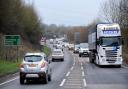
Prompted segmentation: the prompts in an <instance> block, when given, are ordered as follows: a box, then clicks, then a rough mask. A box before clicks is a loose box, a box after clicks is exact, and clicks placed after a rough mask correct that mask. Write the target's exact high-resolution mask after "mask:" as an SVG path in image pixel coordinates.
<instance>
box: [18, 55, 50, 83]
mask: <svg viewBox="0 0 128 89" xmlns="http://www.w3.org/2000/svg"><path fill="white" fill-rule="evenodd" d="M49 64H50V60H48V58H47V56H46V55H45V54H44V53H26V54H25V56H24V59H23V61H22V63H21V65H20V84H24V81H25V80H26V81H29V80H33V79H39V80H41V81H43V82H44V83H45V84H47V83H48V81H51V68H50V65H49Z"/></svg>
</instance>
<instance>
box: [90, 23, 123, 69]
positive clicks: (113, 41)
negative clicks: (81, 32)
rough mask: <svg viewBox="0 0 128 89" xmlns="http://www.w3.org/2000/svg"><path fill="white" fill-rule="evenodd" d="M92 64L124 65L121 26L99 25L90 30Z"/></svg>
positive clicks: (111, 24)
mask: <svg viewBox="0 0 128 89" xmlns="http://www.w3.org/2000/svg"><path fill="white" fill-rule="evenodd" d="M88 38H89V50H90V62H92V63H93V62H95V63H96V64H97V65H116V66H119V67H121V65H122V61H123V58H122V37H121V30H120V26H119V24H116V23H108V24H97V25H95V26H94V27H92V28H90V29H89V36H88Z"/></svg>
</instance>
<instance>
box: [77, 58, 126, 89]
mask: <svg viewBox="0 0 128 89" xmlns="http://www.w3.org/2000/svg"><path fill="white" fill-rule="evenodd" d="M79 60H81V61H83V64H84V72H85V78H86V81H87V89H128V69H127V68H124V67H122V68H116V67H114V66H110V67H102V68H101V67H98V66H97V65H95V64H91V63H89V58H88V57H83V58H79Z"/></svg>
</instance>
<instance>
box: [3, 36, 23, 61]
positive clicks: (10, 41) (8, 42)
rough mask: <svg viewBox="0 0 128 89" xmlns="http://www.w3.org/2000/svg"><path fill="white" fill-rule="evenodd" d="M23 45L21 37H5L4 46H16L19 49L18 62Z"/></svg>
mask: <svg viewBox="0 0 128 89" xmlns="http://www.w3.org/2000/svg"><path fill="white" fill-rule="evenodd" d="M20 44H21V37H20V35H5V36H4V45H5V46H16V47H17V49H16V51H17V55H16V57H17V61H18V50H19V45H20Z"/></svg>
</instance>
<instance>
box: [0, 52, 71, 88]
mask: <svg viewBox="0 0 128 89" xmlns="http://www.w3.org/2000/svg"><path fill="white" fill-rule="evenodd" d="M64 53H65V56H64V58H65V61H64V62H52V63H51V65H50V66H51V67H52V81H51V82H49V83H48V84H41V83H37V82H32V83H29V84H25V85H20V83H19V79H16V80H14V81H11V82H9V83H7V84H4V85H0V89H42V88H43V89H58V88H59V84H60V83H61V81H62V80H63V78H64V77H65V75H66V73H67V72H68V70H69V69H70V68H71V66H72V65H73V60H72V56H71V55H70V53H69V52H68V51H67V50H64Z"/></svg>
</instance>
